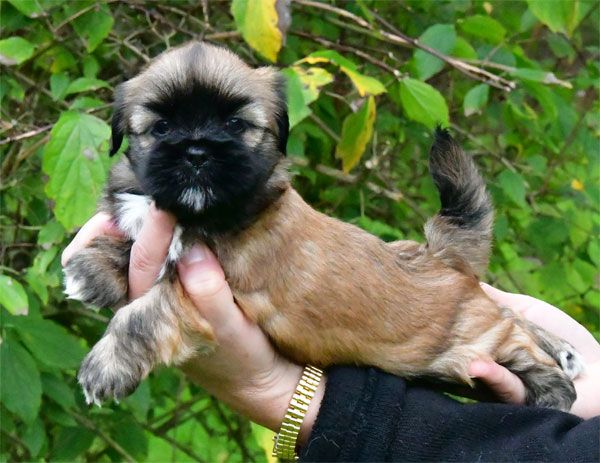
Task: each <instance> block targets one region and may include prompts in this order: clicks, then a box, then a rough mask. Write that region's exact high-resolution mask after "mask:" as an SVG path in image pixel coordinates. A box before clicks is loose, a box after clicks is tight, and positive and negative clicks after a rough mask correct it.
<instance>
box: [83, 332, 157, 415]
mask: <svg viewBox="0 0 600 463" xmlns="http://www.w3.org/2000/svg"><path fill="white" fill-rule="evenodd" d="M132 353H133V350H128V349H124V346H123V345H122V343H119V342H118V339H117V338H116V337H115V336H113V335H111V334H107V335H105V336H104V337H103V338H102V339H101V340H100V341H99V342H98V343H97V344H96V345H95V346H94V348H93V349H92V351H91V352H90V353H89V354H88V355H87V357H86V358H85V359H84V360H83V364H82V365H81V368H80V370H79V374H78V375H77V379H78V380H79V384H81V386H82V388H83V393H84V395H85V400H86V402H87V403H88V404H91V403H94V404H96V405H100V404H101V403H102V402H104V401H106V400H108V399H114V400H115V401H118V399H121V398H123V397H126V396H128V395H129V394H131V393H132V392H133V391H134V390H135V388H136V387H137V386H138V384H139V383H140V381H141V380H142V379H143V378H144V377H145V376H146V375H147V374H148V371H149V369H150V368H149V365H148V364H147V363H146V362H145V360H144V359H143V358H141V357H136V356H133V355H132ZM142 357H143V356H142Z"/></svg>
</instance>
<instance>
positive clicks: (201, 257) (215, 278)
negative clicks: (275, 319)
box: [177, 244, 241, 331]
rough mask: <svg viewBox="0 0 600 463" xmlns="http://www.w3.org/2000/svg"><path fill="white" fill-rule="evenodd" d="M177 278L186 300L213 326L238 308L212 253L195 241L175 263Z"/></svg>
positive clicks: (223, 322)
mask: <svg viewBox="0 0 600 463" xmlns="http://www.w3.org/2000/svg"><path fill="white" fill-rule="evenodd" d="M177 272H178V274H179V280H180V281H181V284H182V285H183V288H184V289H185V292H186V293H187V295H188V296H189V298H190V300H191V301H192V302H193V304H194V305H195V306H196V308H197V309H198V310H199V311H200V314H201V315H202V316H203V317H204V318H205V319H206V321H208V322H209V323H210V324H211V326H212V327H213V329H215V330H217V331H218V329H219V328H220V327H221V326H223V325H224V324H226V323H229V322H231V319H232V317H239V316H240V315H241V314H240V311H239V309H238V308H237V306H236V305H235V303H234V301H233V295H232V294H231V290H230V289H229V285H228V284H227V281H226V280H225V274H224V273H223V269H222V268H221V266H220V265H219V262H218V261H217V258H216V257H215V255H214V254H213V253H212V252H211V251H210V249H208V247H207V246H206V245H204V244H196V245H194V247H192V248H191V249H190V250H189V251H188V252H187V253H186V254H185V255H184V256H183V258H182V259H181V260H180V262H179V263H178V264H177Z"/></svg>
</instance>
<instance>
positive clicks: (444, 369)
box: [214, 187, 531, 382]
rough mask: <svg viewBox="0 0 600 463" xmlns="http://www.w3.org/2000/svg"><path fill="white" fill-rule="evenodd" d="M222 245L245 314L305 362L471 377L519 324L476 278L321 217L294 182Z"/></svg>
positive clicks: (410, 247)
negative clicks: (477, 363)
mask: <svg viewBox="0 0 600 463" xmlns="http://www.w3.org/2000/svg"><path fill="white" fill-rule="evenodd" d="M214 249H215V252H216V253H217V255H218V258H219V260H220V262H221V264H222V265H223V268H224V270H225V273H226V275H227V278H228V281H229V284H230V285H231V287H232V290H233V293H234V296H235V298H236V300H237V301H238V303H239V305H240V307H241V308H242V310H243V311H244V312H245V313H246V315H247V316H248V317H249V318H250V319H252V320H254V321H256V322H258V323H259V324H260V325H261V327H262V328H263V329H264V330H265V331H266V332H267V333H268V334H269V336H270V337H271V338H272V339H273V340H274V342H275V343H276V345H277V346H278V348H279V349H280V350H282V351H283V352H284V353H285V354H286V355H288V356H289V357H291V358H293V359H294V360H296V361H297V362H300V363H312V364H315V365H320V366H327V365H331V364H339V363H359V364H368V365H375V366H378V367H380V368H382V369H384V370H386V371H390V372H392V373H397V374H402V375H403V376H411V375H423V374H426V375H435V376H437V377H440V376H441V377H445V378H446V379H452V380H455V381H456V380H458V381H464V382H468V381H469V379H468V375H467V373H466V368H467V367H468V364H469V362H470V361H471V360H474V359H475V358H478V357H488V358H494V359H496V358H498V356H497V349H498V347H499V345H500V344H501V343H503V342H504V341H505V340H506V338H507V337H508V335H509V333H510V331H511V329H512V328H513V322H512V320H510V319H506V318H503V317H502V314H501V312H500V310H499V309H498V308H497V307H496V305H495V304H494V303H493V302H492V301H490V300H489V299H488V298H487V296H486V295H485V294H484V293H483V291H482V290H481V289H480V287H479V284H478V282H477V280H476V279H475V278H474V277H473V276H471V275H465V274H462V273H460V272H458V271H456V270H454V269H452V268H450V267H448V266H446V265H444V264H443V263H442V261H441V260H438V259H436V258H434V257H431V256H430V255H427V254H425V253H423V252H419V250H420V249H422V248H421V245H419V244H418V243H414V242H396V243H390V244H386V243H384V242H382V241H381V240H379V239H378V238H376V237H375V236H373V235H370V234H368V233H367V232H365V231H363V230H361V229H359V228H357V227H355V226H353V225H350V224H347V223H343V222H340V221H338V220H336V219H333V218H331V217H328V216H326V215H323V214H321V213H319V212H317V211H315V210H313V209H312V208H311V207H310V206H308V205H307V204H306V203H305V202H304V201H303V200H302V198H301V197H300V196H299V195H298V194H297V193H296V192H295V191H294V190H293V189H292V188H291V187H290V188H288V190H287V191H286V193H285V194H284V195H283V196H282V198H281V199H280V200H279V201H278V202H277V203H276V204H274V205H273V206H271V208H270V209H269V210H268V211H267V212H266V213H264V214H263V216H262V217H261V219H259V221H258V222H256V223H255V224H254V225H253V226H252V227H251V228H249V229H248V230H246V231H245V232H242V233H241V234H239V235H238V236H236V237H231V238H228V239H223V240H218V241H217V242H215V245H214ZM520 347H522V348H530V347H531V346H529V345H528V343H526V342H523V343H521V345H520Z"/></svg>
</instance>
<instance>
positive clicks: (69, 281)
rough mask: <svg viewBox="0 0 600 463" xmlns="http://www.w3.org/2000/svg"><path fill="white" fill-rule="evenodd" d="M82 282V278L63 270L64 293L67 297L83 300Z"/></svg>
mask: <svg viewBox="0 0 600 463" xmlns="http://www.w3.org/2000/svg"><path fill="white" fill-rule="evenodd" d="M84 288H85V287H84V282H83V280H81V279H79V278H77V277H75V276H73V275H69V274H68V273H67V272H65V291H64V293H65V295H66V296H67V298H68V299H73V300H76V301H84V300H85V298H84Z"/></svg>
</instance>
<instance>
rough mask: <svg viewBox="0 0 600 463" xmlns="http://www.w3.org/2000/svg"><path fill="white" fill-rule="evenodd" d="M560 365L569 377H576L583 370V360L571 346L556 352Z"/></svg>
mask: <svg viewBox="0 0 600 463" xmlns="http://www.w3.org/2000/svg"><path fill="white" fill-rule="evenodd" d="M558 356H559V358H560V367H561V368H562V370H563V371H564V372H565V373H566V374H567V376H568V377H569V378H571V379H575V378H577V377H578V376H579V375H580V374H581V373H583V371H584V370H585V361H584V360H583V357H582V356H581V354H580V353H579V352H577V351H576V350H575V349H573V348H571V349H569V350H563V351H560V352H559V353H558Z"/></svg>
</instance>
